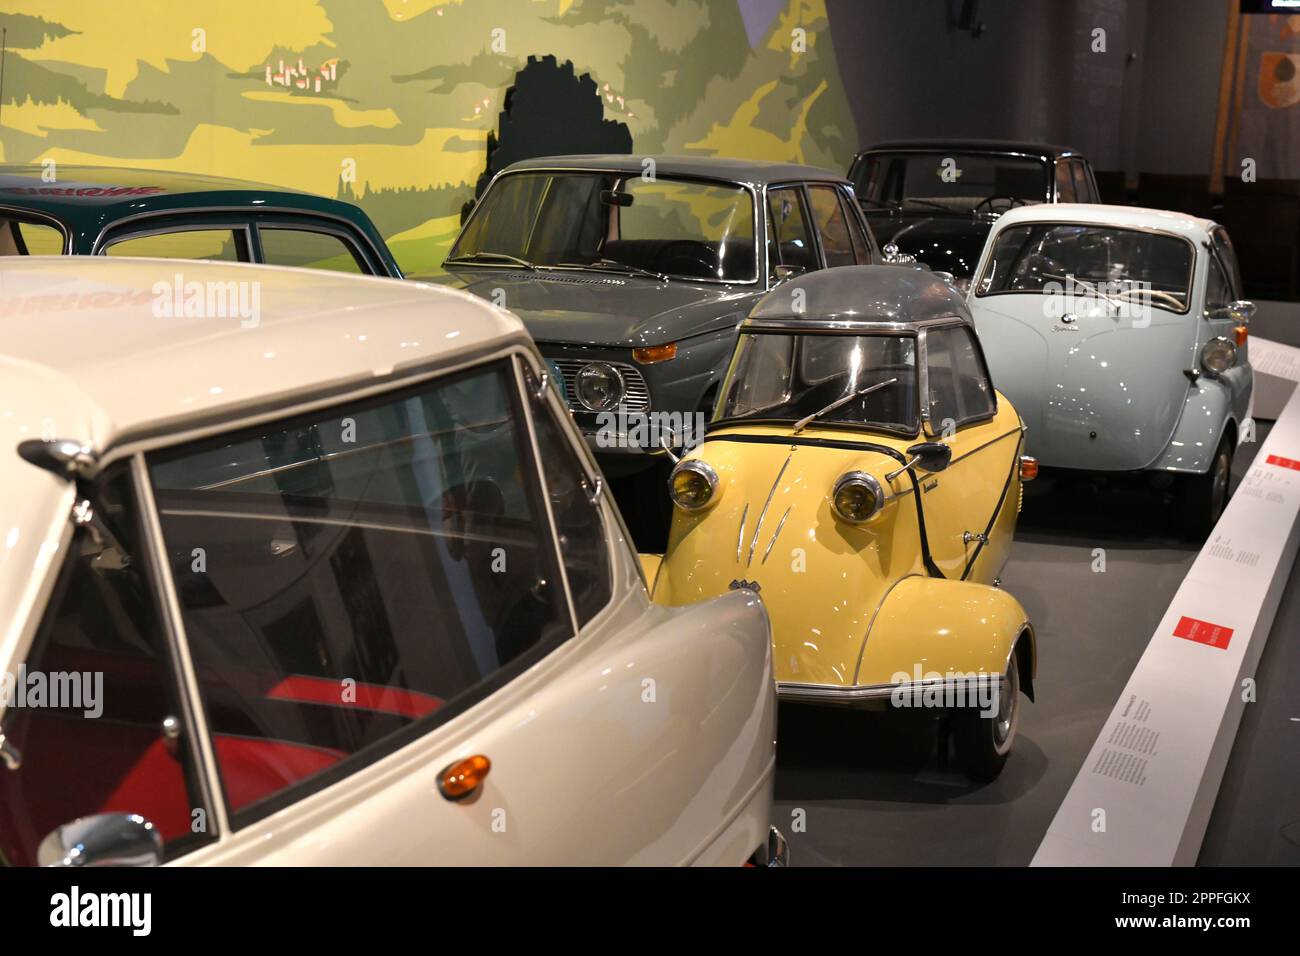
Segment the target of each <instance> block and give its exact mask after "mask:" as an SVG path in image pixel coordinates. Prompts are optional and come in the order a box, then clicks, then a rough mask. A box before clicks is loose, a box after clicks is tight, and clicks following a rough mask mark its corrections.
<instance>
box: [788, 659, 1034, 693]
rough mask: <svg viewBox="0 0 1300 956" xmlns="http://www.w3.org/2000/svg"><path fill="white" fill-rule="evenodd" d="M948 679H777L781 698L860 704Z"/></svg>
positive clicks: (1002, 679)
mask: <svg viewBox="0 0 1300 956" xmlns="http://www.w3.org/2000/svg"><path fill="white" fill-rule="evenodd" d="M1009 659H1010V658H1009V657H1008V660H1009ZM1005 671H1006V668H1005V667H1004V668H1003V673H1002V674H998V675H996V676H997V678H998V683H999V684H1000V685H1005V684H1006V673H1005ZM976 673H978V674H981V675H987V677H989V678H992V677H994V676H995V675H993V674H991V673H989V672H987V671H978V672H976ZM947 681H948V679H947V678H946V677H940V678H936V679H934V680H921V681H904V682H902V683H898V684H864V685H851V686H847V687H846V686H840V685H836V684H798V683H794V682H792V681H777V682H776V696H777V697H778V698H779V699H781V700H793V701H803V702H805V703H815V704H816V703H820V704H857V703H864V702H867V701H876V700H889V699H890V697H892V696H893V694H894V692H895V691H897V690H900V689H905V690H906V692H907V693H915V692H917V691H918V690H919V691H924V690H925V688H927V687H943V686H945V685H946V683H947Z"/></svg>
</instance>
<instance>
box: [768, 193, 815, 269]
mask: <svg viewBox="0 0 1300 956" xmlns="http://www.w3.org/2000/svg"><path fill="white" fill-rule="evenodd" d="M799 193H800V190H799V189H797V188H794V187H788V188H784V189H770V190H768V193H767V216H768V219H767V223H768V240H767V244H768V260H769V262H770V263H771V265H772V266H773V267H774V268H775V267H776V266H778V265H782V266H791V267H794V268H798V269H802V270H803V271H805V272H812V271H813V270H814V269H817V268H818V267H819V263H818V262H817V250H816V249H815V248H814V247H813V244H812V231H811V230H810V229H809V228H808V221H807V218H806V217H805V215H804V205H803V200H802V199H800V197H799Z"/></svg>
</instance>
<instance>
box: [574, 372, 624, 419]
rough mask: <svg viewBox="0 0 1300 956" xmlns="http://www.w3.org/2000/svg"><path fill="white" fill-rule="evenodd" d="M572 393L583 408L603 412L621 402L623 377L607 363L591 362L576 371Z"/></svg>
mask: <svg viewBox="0 0 1300 956" xmlns="http://www.w3.org/2000/svg"><path fill="white" fill-rule="evenodd" d="M573 387H574V391H576V392H577V393H578V401H580V402H581V403H582V407H583V408H588V409H590V410H591V411H593V412H605V411H609V409H611V408H614V407H615V406H616V405H618V403H619V402H621V401H623V393H624V392H625V391H626V388H625V386H624V385H623V375H622V373H620V372H619V370H618V369H616V368H615V367H614V366H612V365H610V364H609V363H608V362H592V363H591V364H590V365H584V366H583V367H582V368H580V369H579V370H578V377H577V379H576V380H575V381H574V386H573Z"/></svg>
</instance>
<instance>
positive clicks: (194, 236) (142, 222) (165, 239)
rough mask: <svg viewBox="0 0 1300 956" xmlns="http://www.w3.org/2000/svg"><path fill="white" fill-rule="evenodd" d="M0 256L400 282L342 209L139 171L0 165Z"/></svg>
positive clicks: (365, 225) (366, 231) (364, 227)
mask: <svg viewBox="0 0 1300 956" xmlns="http://www.w3.org/2000/svg"><path fill="white" fill-rule="evenodd" d="M0 255H11V256H12V255H87V256H89V255H106V256H152V257H158V258H163V259H215V260H219V261H226V262H264V263H267V264H269V265H280V266H308V267H311V268H318V269H330V270H333V271H337V272H355V273H361V274H363V275H378V276H388V277H391V278H401V271H400V270H399V269H398V267H397V263H396V262H395V261H394V260H393V256H392V254H391V253H390V252H389V251H388V246H387V244H386V243H385V242H384V239H383V237H382V236H381V235H380V234H379V232H378V230H376V229H375V226H374V223H372V222H371V221H370V218H369V217H368V216H367V215H366V214H365V213H364V212H362V211H361V210H360V209H359V208H357V207H356V206H354V205H352V204H351V203H347V202H342V201H340V200H337V199H327V198H325V197H324V196H315V195H312V194H310V193H304V192H298V191H297V190H293V189H283V188H281V187H278V186H265V185H261V184H259V183H248V182H241V181H239V180H235V179H223V178H220V177H216V176H199V175H193V174H190V173H177V172H163V171H160V170H148V169H116V168H104V167H89V166H72V165H68V166H62V165H60V166H50V167H46V166H0Z"/></svg>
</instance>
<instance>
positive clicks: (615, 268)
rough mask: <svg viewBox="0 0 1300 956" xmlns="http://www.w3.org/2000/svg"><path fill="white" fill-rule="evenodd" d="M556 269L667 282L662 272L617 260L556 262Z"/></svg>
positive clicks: (666, 277)
mask: <svg viewBox="0 0 1300 956" xmlns="http://www.w3.org/2000/svg"><path fill="white" fill-rule="evenodd" d="M555 268H557V269H595V270H597V271H598V272H622V273H626V274H627V275H636V276H645V277H646V278H647V279H658V280H659V281H660V282H667V281H668V276H666V275H664V274H663V273H662V272H654V271H652V270H650V269H643V268H641V266H634V265H632V264H631V263H627V262H619V261H618V260H617V259H603V258H602V259H597V260H596V261H595V262H557V263H556V264H555Z"/></svg>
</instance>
